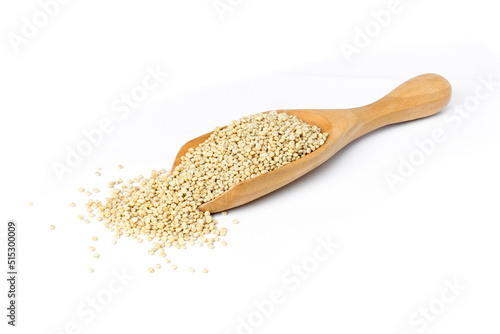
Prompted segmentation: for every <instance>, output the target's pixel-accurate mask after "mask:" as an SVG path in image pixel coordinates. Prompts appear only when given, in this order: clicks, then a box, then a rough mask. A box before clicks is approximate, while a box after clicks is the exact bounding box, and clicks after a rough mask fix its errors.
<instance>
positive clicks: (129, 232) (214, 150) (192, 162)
mask: <svg viewBox="0 0 500 334" xmlns="http://www.w3.org/2000/svg"><path fill="white" fill-rule="evenodd" d="M327 136H328V134H327V133H321V130H320V129H319V128H318V127H316V126H313V125H309V124H306V123H304V122H303V121H301V120H299V119H298V118H296V117H295V116H290V115H287V114H284V113H277V112H276V111H272V112H269V113H262V114H256V115H251V116H247V117H243V118H241V119H239V120H236V121H233V122H231V123H230V124H229V125H228V126H227V127H225V128H219V127H218V128H216V129H215V130H214V132H213V133H212V135H211V136H210V137H209V138H208V139H207V140H206V141H204V142H203V143H202V144H200V145H199V146H198V147H196V148H194V149H190V150H189V152H188V153H186V155H185V156H184V157H182V161H181V163H180V164H179V165H178V166H177V167H176V168H175V169H174V170H173V171H172V172H171V173H170V172H167V171H165V170H161V171H156V170H154V171H152V173H151V177H149V178H143V177H142V176H141V177H139V178H136V179H135V180H130V181H129V182H128V184H127V183H123V181H122V180H118V181H115V182H110V183H109V184H110V188H112V190H111V191H110V197H108V198H106V200H105V202H104V203H102V202H101V201H99V200H89V201H88V203H87V205H86V207H87V208H88V211H89V212H91V213H92V214H93V210H96V214H97V217H96V219H97V220H99V221H103V222H104V226H105V227H107V228H108V230H110V231H112V232H114V233H115V238H117V239H118V238H120V237H122V236H125V237H131V238H134V239H139V236H143V237H144V238H145V239H146V240H147V241H153V250H152V252H153V253H154V252H156V251H157V250H159V249H160V250H161V251H160V252H163V248H164V247H171V246H174V247H175V248H178V249H186V246H187V245H194V244H195V242H197V243H198V245H199V246H201V245H202V244H206V245H207V246H208V247H209V248H213V244H214V242H217V241H220V239H219V236H224V235H225V234H226V229H225V228H221V229H219V228H217V221H216V220H214V219H213V218H212V215H211V214H210V212H202V211H200V210H199V207H200V206H201V205H202V204H204V203H206V202H208V201H211V200H213V199H214V198H216V197H217V196H220V195H221V194H222V193H224V192H225V191H227V190H228V189H229V188H230V187H232V186H234V185H236V184H237V183H239V182H242V181H245V180H248V179H251V178H253V177H256V176H259V175H262V174H265V173H268V172H271V171H273V170H275V169H277V168H279V167H281V166H284V165H286V164H289V163H291V162H293V161H295V160H297V159H300V158H301V157H303V156H305V155H306V154H309V153H311V152H313V151H315V150H316V149H317V148H319V147H320V146H321V145H323V144H324V142H325V141H326V138H327ZM141 241H142V239H141ZM150 252H151V251H150Z"/></svg>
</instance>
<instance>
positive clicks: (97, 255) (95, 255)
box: [93, 253, 101, 259]
mask: <svg viewBox="0 0 500 334" xmlns="http://www.w3.org/2000/svg"><path fill="white" fill-rule="evenodd" d="M93 256H94V257H95V258H96V259H98V258H99V257H101V256H100V255H99V253H95V254H94V255H93Z"/></svg>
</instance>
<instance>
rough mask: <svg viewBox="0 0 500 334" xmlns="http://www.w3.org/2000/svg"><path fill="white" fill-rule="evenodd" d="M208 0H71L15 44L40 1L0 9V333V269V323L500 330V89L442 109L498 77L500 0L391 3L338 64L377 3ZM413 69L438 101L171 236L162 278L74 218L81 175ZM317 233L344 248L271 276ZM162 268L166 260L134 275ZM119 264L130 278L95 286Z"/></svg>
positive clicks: (134, 162)
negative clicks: (405, 172) (204, 239)
mask: <svg viewBox="0 0 500 334" xmlns="http://www.w3.org/2000/svg"><path fill="white" fill-rule="evenodd" d="M42 2H43V3H45V2H47V1H42ZM222 2H223V3H229V4H232V5H230V6H232V7H231V8H232V9H231V10H230V11H227V12H225V13H224V14H223V15H222V17H221V16H220V15H219V14H218V12H217V11H216V9H214V6H213V1H212V0H205V1H199V0H198V1H182V2H181V1H153V0H146V1H126V0H125V1H124V0H121V1H105V2H103V1H77V0H73V1H68V3H67V4H64V5H62V4H61V5H59V8H58V10H57V11H56V12H54V13H55V14H54V15H53V17H51V18H50V19H49V20H48V23H47V24H46V26H44V27H41V28H38V32H37V33H34V34H33V36H30V38H26V39H25V40H24V42H23V44H21V45H18V47H15V46H13V44H12V42H11V40H12V38H13V37H12V36H14V35H13V34H16V35H21V34H22V29H23V25H25V24H26V23H25V21H23V18H27V19H28V20H30V21H32V20H33V15H35V16H36V15H37V13H39V12H40V10H41V7H40V4H39V2H37V1H32V0H29V1H28V0H22V1H15V2H13V1H10V2H7V1H4V2H2V3H1V4H0V22H1V24H0V29H1V32H2V42H1V43H0V57H1V58H0V60H1V61H0V89H1V92H2V94H1V99H0V113H1V120H0V156H1V165H0V169H1V175H2V179H3V186H2V192H1V195H0V196H1V200H0V220H1V221H2V226H3V227H2V231H1V233H0V236H1V238H0V243H1V245H0V246H1V249H2V250H1V254H2V255H1V259H2V260H1V262H2V268H3V269H2V272H5V271H6V268H5V262H6V255H5V253H6V250H5V230H6V229H5V225H6V222H7V220H8V219H15V220H16V221H17V222H18V226H19V231H18V257H19V267H18V270H19V284H18V310H17V311H18V319H17V321H18V322H17V327H16V328H12V327H10V326H7V325H6V317H5V315H4V314H5V313H6V310H5V307H4V305H6V303H7V298H6V292H7V286H6V284H5V280H4V279H2V280H1V281H2V284H0V289H1V291H0V295H1V296H2V297H1V301H0V303H1V305H2V310H3V311H2V312H1V313H2V314H1V317H0V318H1V319H3V320H2V323H1V325H0V326H1V327H0V328H2V329H1V332H2V333H5V332H7V333H109V332H111V331H113V332H118V333H129V332H130V333H134V332H139V331H141V332H153V331H154V332H158V333H167V332H172V333H224V332H227V333H277V332H283V333H303V332H314V333H335V332H339V333H395V334H396V333H422V332H427V333H471V332H482V333H494V332H498V331H499V330H500V324H499V323H498V314H499V312H500V303H499V302H498V301H499V299H500V287H499V282H500V270H499V263H500V261H499V258H500V243H499V242H498V237H499V232H500V228H499V226H498V224H499V214H498V209H497V208H498V200H499V196H498V188H499V187H500V177H499V174H498V170H499V167H500V162H499V159H498V145H499V144H500V131H498V130H499V120H500V116H499V113H498V106H499V96H500V87H498V84H497V86H496V87H494V90H493V92H492V93H491V94H490V96H488V97H487V98H485V99H483V100H481V101H480V103H479V105H478V106H477V107H475V108H473V109H474V110H473V111H472V112H470V113H468V114H467V115H465V114H463V115H464V116H460V117H458V116H457V115H459V114H457V113H456V112H457V110H458V109H457V106H459V105H461V104H463V103H464V101H469V102H471V101H474V96H475V93H476V89H480V90H481V92H483V93H484V92H487V90H486V88H485V87H484V86H481V80H482V79H481V78H483V79H484V80H487V79H488V78H490V79H491V80H493V81H495V82H498V81H500V74H499V73H498V68H499V60H500V58H499V52H500V42H499V40H498V31H499V28H500V23H499V21H498V10H497V9H496V8H495V7H496V6H494V3H493V2H492V1H487V0H477V1H473V2H471V1H457V0H455V1H451V0H446V1H445V0H441V1H430V0H419V1H407V0H401V2H400V6H399V11H398V13H397V14H394V15H391V18H390V22H388V24H386V26H384V27H381V28H380V29H379V31H375V33H372V37H369V41H368V42H367V43H366V44H367V45H366V46H363V47H361V48H359V53H357V54H354V55H352V56H351V57H345V56H344V54H343V53H342V51H341V45H345V44H342V43H349V44H352V45H354V44H353V43H354V38H355V36H356V34H357V31H358V30H357V29H365V28H366V27H367V26H370V25H371V24H372V25H373V22H375V21H374V17H373V16H372V14H371V12H372V11H375V12H377V13H380V11H381V10H385V9H387V8H388V7H389V3H390V2H389V1H368V0H365V1H335V2H334V1H326V0H309V1H295V0H286V1H285V0H281V1H275V0H272V1H263V0H260V1H259V0H242V1H236V0H233V1H222ZM379 27H380V25H379ZM375 28H376V27H375ZM148 67H149V68H157V67H158V68H160V69H161V70H162V71H168V72H169V76H168V77H167V78H165V79H164V80H163V82H162V83H161V84H160V85H159V86H158V87H157V88H156V89H154V90H153V91H151V92H149V94H148V96H147V98H146V99H145V100H144V101H142V102H140V104H139V105H138V107H137V108H135V109H134V110H132V111H131V113H130V114H129V115H128V116H127V117H124V118H123V119H121V118H119V117H118V116H119V115H117V114H116V113H114V112H113V107H112V105H113V103H115V101H116V100H117V99H119V98H120V96H121V94H129V93H130V92H131V90H133V89H134V87H137V85H140V84H141V83H142V80H143V78H144V77H145V76H146V75H147V70H146V68H148ZM427 72H436V73H439V74H441V75H443V76H445V77H446V78H448V80H449V81H450V82H451V84H452V86H453V90H454V91H453V98H452V102H451V103H450V106H449V107H448V108H447V109H445V110H444V111H443V112H442V113H441V114H439V115H437V116H435V117H431V118H427V119H424V120H420V121H415V122H410V123H406V124H401V125H397V126H391V127H388V128H385V129H381V130H379V131H376V132H375V133H373V134H369V135H367V136H366V137H364V138H361V139H360V140H358V141H356V142H355V143H353V144H352V145H349V146H348V147H347V148H345V149H344V150H343V151H342V152H340V153H339V154H338V155H336V156H335V157H334V158H333V159H331V160H330V161H328V162H327V163H325V164H324V165H323V166H321V167H319V168H318V169H317V170H315V171H313V172H311V173H310V174H308V175H306V176H304V177H303V178H301V179H300V180H298V181H296V182H294V183H293V184H291V185H289V186H287V187H285V188H283V189H281V190H279V191H277V192H275V193H273V194H271V195H269V196H266V197H265V198H264V199H261V200H258V201H255V202H253V203H251V204H248V205H245V206H243V207H241V208H238V209H234V210H231V211H230V212H229V215H228V216H221V215H217V216H216V219H218V220H219V221H220V224H221V226H227V227H228V229H229V232H228V235H227V238H226V240H227V242H228V246H227V247H225V248H223V247H219V246H217V247H216V249H214V250H209V249H207V248H204V249H198V248H196V249H189V250H187V251H175V250H168V251H167V256H168V257H169V258H171V259H172V260H173V263H176V264H177V265H178V266H179V269H178V270H177V271H172V270H171V269H170V268H168V266H167V265H166V264H164V263H163V262H161V261H163V260H160V259H159V258H158V257H157V256H155V257H151V256H149V255H147V254H146V252H147V249H148V245H146V244H145V243H143V244H137V243H136V242H135V241H133V240H124V239H121V240H119V241H118V244H116V245H111V242H110V241H111V240H112V234H111V233H110V232H108V231H106V230H105V229H104V228H103V227H102V225H101V224H100V223H99V222H93V223H91V224H89V225H86V224H84V223H82V222H81V221H79V220H78V219H77V217H76V216H77V215H78V214H80V213H82V214H84V213H85V212H84V210H83V209H82V207H83V203H84V202H85V201H86V199H87V198H86V196H85V195H82V194H80V193H79V192H77V189H78V188H79V187H81V186H83V187H85V188H88V189H91V188H94V187H96V186H99V187H100V188H101V193H100V195H102V196H100V197H101V198H104V197H105V196H106V194H105V189H107V188H106V184H107V182H108V181H110V180H113V179H116V178H118V177H122V178H124V179H128V178H132V177H135V176H137V175H138V174H143V175H149V173H150V171H151V170H152V169H155V168H158V169H160V168H166V169H168V168H169V166H170V165H171V163H172V162H173V158H174V156H175V153H176V151H177V149H178V148H179V147H180V146H181V145H182V144H183V143H184V142H186V141H187V140H189V139H191V138H193V137H196V136H198V135H200V134H202V133H205V132H208V131H210V130H211V129H212V128H213V127H215V126H217V125H224V124H227V123H228V122H229V121H231V120H232V119H236V118H239V117H241V116H244V115H247V114H251V113H256V112H261V111H266V110H270V109H284V108H348V107H355V106H361V105H363V104H367V103H370V102H372V101H374V100H376V99H378V98H380V97H382V96H383V95H384V94H386V93H387V92H389V91H390V90H391V89H393V88H394V87H396V86H397V85H398V84H400V83H402V82H403V81H405V80H407V79H409V78H411V77H412V76H415V75H418V74H422V73H427ZM478 87H480V88H478ZM446 117H448V118H446ZM457 117H458V118H457ZM107 118H109V119H111V120H112V122H113V124H114V128H113V130H112V131H111V132H110V133H108V134H106V135H105V136H104V138H103V139H102V141H101V142H100V143H98V145H96V146H95V147H93V150H92V152H91V154H89V155H88V156H87V157H84V158H83V159H82V161H81V162H80V163H79V164H78V166H76V167H75V168H73V170H72V171H71V172H68V173H65V174H64V176H63V178H62V181H59V180H58V178H57V177H56V175H55V173H54V171H53V168H52V164H53V163H54V162H55V161H57V162H61V163H64V159H65V157H66V155H67V149H68V147H70V148H71V147H72V148H74V147H76V145H78V143H79V142H81V141H82V140H84V139H85V137H84V135H83V131H90V130H91V129H95V128H96V127H98V125H99V123H100V122H101V121H102V120H103V119H107ZM451 120H454V121H451ZM436 129H442V130H443V131H444V133H445V136H446V140H445V141H444V142H442V143H438V144H436V146H435V148H434V149H433V150H432V152H431V153H430V154H427V155H426V156H425V159H424V161H423V162H422V163H421V164H420V165H419V166H416V167H415V168H414V171H413V173H411V175H409V176H407V177H405V178H404V182H402V183H399V184H397V185H396V186H395V188H394V189H391V187H390V186H389V184H388V182H387V181H386V178H385V177H386V175H387V173H388V172H393V173H394V172H397V169H398V167H399V165H400V159H409V157H410V156H411V155H412V154H413V155H415V154H419V153H415V152H418V151H419V146H418V145H417V143H416V142H422V141H425V140H426V139H429V138H431V134H432V133H433V131H435V130H436ZM118 164H123V165H124V166H125V168H124V169H123V170H119V169H118V168H117V167H116V166H117V165H118ZM98 167H101V168H102V176H101V177H97V176H95V175H94V172H95V171H96V168H98ZM28 202H33V203H34V205H33V206H32V207H29V206H28ZM70 202H75V203H77V207H76V208H70V207H69V206H68V204H69V203H70ZM235 218H237V219H239V220H240V224H238V225H233V224H231V220H232V219H235ZM51 224H54V225H55V226H56V229H55V230H53V231H52V230H50V229H49V225H51ZM93 235H97V236H99V238H100V239H99V241H97V242H92V241H91V239H90V237H91V236H93ZM317 238H320V239H323V240H327V239H328V238H331V239H332V240H335V241H337V242H338V243H339V244H340V246H339V247H338V249H337V250H335V252H334V253H333V254H332V255H331V256H329V257H328V258H327V259H326V260H325V261H322V262H320V263H319V265H318V267H317V268H313V269H311V273H310V274H309V276H308V277H307V278H304V279H301V280H300V287H299V288H298V289H296V290H294V289H293V288H294V287H295V285H293V284H292V283H290V282H289V281H287V280H286V279H285V280H283V276H285V277H288V278H290V277H291V276H290V273H289V272H288V271H289V270H290V268H291V267H292V266H293V265H294V264H295V265H299V266H300V265H302V264H303V263H304V261H305V263H310V262H308V261H309V260H310V259H311V258H310V257H311V255H312V254H313V252H314V250H315V249H316V247H318V241H317ZM92 244H96V247H97V249H98V252H99V253H100V254H101V258H100V259H99V260H95V259H94V258H92V257H91V255H90V252H89V251H88V250H87V248H88V246H90V245H92ZM156 263H163V264H164V265H163V268H162V269H160V270H157V271H156V272H155V273H154V274H150V273H148V272H147V270H146V269H147V268H148V267H149V266H152V265H154V264H156ZM91 266H92V267H93V268H95V270H96V271H95V272H94V273H93V274H89V273H88V272H87V269H88V268H89V267H91ZM189 266H193V267H195V268H196V269H197V271H196V272H195V273H190V272H188V271H187V267H189ZM202 268H208V269H209V270H210V272H209V273H208V274H202V273H201V269H202ZM123 270H125V271H126V272H127V275H128V276H131V277H132V278H131V279H130V280H129V281H126V286H123V289H121V291H119V292H116V293H113V292H109V284H110V283H112V284H113V283H116V282H114V281H113V277H114V274H113V273H114V272H115V273H116V272H122V271H123ZM2 277H4V276H3V274H2ZM446 282H452V283H453V282H458V284H459V285H460V286H461V289H462V290H460V293H459V295H458V296H456V297H454V298H453V301H450V300H448V299H446V300H447V301H448V303H444V302H443V301H440V300H441V298H442V292H443V291H444V290H445V289H447V284H449V283H446ZM119 285H120V284H119V283H116V284H115V285H114V286H115V287H118V286H119ZM276 289H277V290H279V291H282V292H283V293H284V294H285V297H284V301H283V303H281V304H279V305H275V306H274V310H273V312H270V313H272V314H267V315H265V316H262V315H259V314H261V313H259V312H260V311H258V308H257V307H256V306H255V303H262V301H263V300H268V299H269V298H270V295H271V293H272V291H273V290H276ZM445 292H446V291H445ZM452 295H453V294H452V293H451V292H450V293H448V294H446V296H448V297H451V296H452ZM106 296H107V297H109V296H111V297H110V298H108V299H106V300H105V299H103V298H105V297H106ZM94 297H98V298H100V300H101V302H104V301H105V304H106V305H104V306H103V307H102V309H101V308H99V311H89V310H90V306H89V305H88V304H87V303H88V301H89V300H91V299H92V298H94ZM89 298H90V299H89ZM443 305H444V308H442V309H439V306H443ZM429 307H430V308H431V314H430V317H429V318H427V320H422V319H425V318H423V317H422V316H421V315H420V314H421V313H420V312H424V311H425V310H426V309H429ZM82 310H83V311H82ZM432 312H434V313H432ZM436 313H439V314H436ZM91 314H92V316H91ZM91 317H92V318H91ZM259 317H260V318H259ZM249 318H250V323H252V321H254V320H255V319H257V320H262V321H260V322H259V323H258V325H255V323H254V325H255V326H252V325H251V324H250V325H248V321H249ZM252 319H253V320H252ZM410 319H413V321H415V320H417V322H416V323H415V322H412V320H410ZM242 322H245V323H246V324H247V325H241V324H242ZM72 326H76V327H75V328H76V329H74V330H73V329H72ZM242 326H243V327H242ZM5 329H7V330H5Z"/></svg>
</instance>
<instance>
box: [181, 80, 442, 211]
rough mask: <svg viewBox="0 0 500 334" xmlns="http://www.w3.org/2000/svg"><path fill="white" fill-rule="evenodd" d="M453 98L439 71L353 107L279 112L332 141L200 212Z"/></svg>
mask: <svg viewBox="0 0 500 334" xmlns="http://www.w3.org/2000/svg"><path fill="white" fill-rule="evenodd" d="M450 99H451V85H450V83H449V82H448V81H447V80H446V79H445V78H443V77H442V76H440V75H437V74H423V75H420V76H418V77H415V78H413V79H410V80H408V81H406V82H405V83H403V84H402V85H400V86H399V87H397V88H396V89H394V90H393V91H391V92H390V93H389V94H387V95H386V96H384V97H383V98H381V99H380V100H378V101H376V102H374V103H371V104H369V105H366V106H363V107H359V108H353V109H297V110H293V109H291V110H278V112H284V113H286V114H288V115H293V116H297V117H298V118H299V119H302V120H303V121H304V122H306V123H309V124H312V125H316V126H318V127H319V128H320V129H321V131H322V132H327V133H329V136H328V139H327V140H326V142H325V144H323V145H322V146H321V147H320V148H318V149H317V150H316V151H314V152H312V153H310V154H308V155H306V156H304V157H302V158H300V159H298V160H296V161H294V162H292V163H290V164H288V165H285V166H282V167H280V168H278V169H276V170H274V171H272V172H269V173H266V174H263V175H260V176H257V177H255V178H253V179H250V180H247V181H244V182H241V183H238V184H236V185H234V186H233V187H231V188H230V189H229V190H227V191H226V192H224V193H223V194H222V195H220V196H218V197H217V198H215V199H214V200H212V201H210V202H207V203H205V204H203V205H202V206H201V207H200V209H201V210H202V211H210V212H212V213H214V212H220V211H224V210H228V209H231V208H234V207H237V206H240V205H242V204H245V203H248V202H250V201H253V200H254V199H257V198H259V197H261V196H264V195H266V194H268V193H270V192H272V191H274V190H276V189H278V188H280V187H282V186H284V185H286V184H288V183H290V182H292V181H294V180H296V179H297V178H299V177H301V176H302V175H304V174H305V173H307V172H309V171H311V170H313V169H314V168H316V167H318V166H319V165H321V164H322V163H323V162H325V161H326V160H328V159H330V158H331V157H332V156H333V155H334V154H335V153H337V152H338V151H340V150H341V149H342V148H343V147H345V146H346V145H347V144H349V143H350V142H352V141H353V140H355V139H357V138H359V137H361V136H363V135H364V134H367V133H368V132H371V131H373V130H376V129H378V128H381V127H383V126H386V125H389V124H395V123H401V122H406V121H411V120H415V119H419V118H424V117H428V116H431V115H434V114H436V113H438V112H439V111H441V110H442V109H443V108H444V107H446V106H447V105H448V103H449V102H450ZM210 134H211V132H210V133H207V134H204V135H202V136H200V137H198V138H195V139H193V140H191V141H189V142H187V143H186V144H184V145H183V146H182V147H181V149H180V150H179V152H178V154H177V157H176V159H175V162H174V165H173V166H172V170H173V169H174V168H175V167H176V166H177V165H178V164H180V162H181V157H182V156H183V155H185V154H186V152H187V151H188V150H189V149H190V148H195V147H197V146H198V145H200V144H201V143H202V142H204V141H205V140H206V139H208V137H209V136H210Z"/></svg>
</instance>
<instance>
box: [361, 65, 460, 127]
mask: <svg viewBox="0 0 500 334" xmlns="http://www.w3.org/2000/svg"><path fill="white" fill-rule="evenodd" d="M450 99H451V85H450V83H449V82H448V80H446V79H445V78H443V77H442V76H440V75H437V74H423V75H419V76H417V77H415V78H413V79H410V80H408V81H406V82H405V83H403V84H401V85H400V86H399V87H397V88H396V89H394V90H393V91H392V92H390V93H389V94H387V95H386V96H384V97H383V98H381V99H380V100H378V101H376V102H374V103H372V104H369V105H367V106H364V107H360V108H356V109H353V110H352V112H353V114H354V116H355V117H356V118H357V120H358V122H359V123H360V124H361V128H360V129H359V132H358V136H357V137H359V136H362V135H364V134H365V133H368V132H370V131H373V130H375V129H378V128H380V127H383V126H385V125H389V124H394V123H400V122H406V121H411V120H414V119H418V118H423V117H427V116H431V115H434V114H437V113H438V112H439V111H441V110H442V109H443V108H444V107H446V105H448V103H449V102H450Z"/></svg>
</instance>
